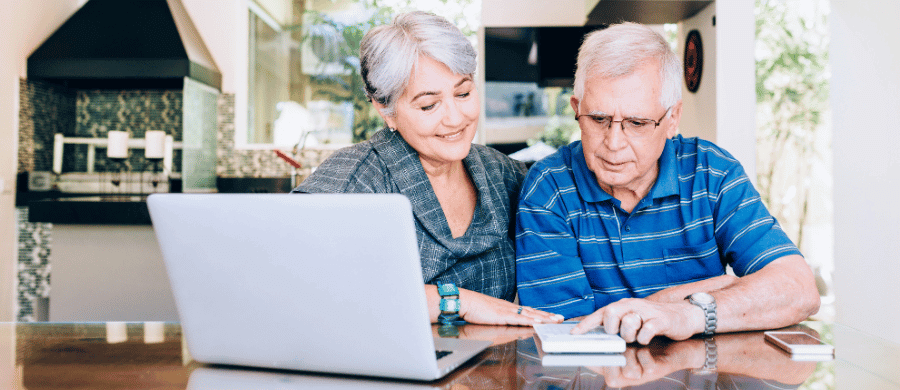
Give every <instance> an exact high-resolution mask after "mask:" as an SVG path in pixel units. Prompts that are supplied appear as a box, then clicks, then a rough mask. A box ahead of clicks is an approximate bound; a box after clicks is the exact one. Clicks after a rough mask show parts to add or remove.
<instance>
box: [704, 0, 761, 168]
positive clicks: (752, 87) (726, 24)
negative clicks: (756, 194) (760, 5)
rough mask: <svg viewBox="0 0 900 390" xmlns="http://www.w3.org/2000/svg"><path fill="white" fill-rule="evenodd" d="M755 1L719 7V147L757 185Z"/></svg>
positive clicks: (724, 1)
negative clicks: (739, 164)
mask: <svg viewBox="0 0 900 390" xmlns="http://www.w3.org/2000/svg"><path fill="white" fill-rule="evenodd" d="M753 3H754V2H753V1H731V0H719V1H717V2H715V3H713V5H715V7H716V27H715V28H716V72H715V74H716V128H717V130H716V144H718V145H719V146H721V147H723V148H725V150H728V151H729V152H731V154H732V155H734V157H735V158H737V159H738V161H740V162H741V164H742V165H743V166H744V171H746V172H747V176H749V177H750V181H751V182H753V183H756V56H755V51H756V50H755V48H756V16H755V15H754V13H753Z"/></svg>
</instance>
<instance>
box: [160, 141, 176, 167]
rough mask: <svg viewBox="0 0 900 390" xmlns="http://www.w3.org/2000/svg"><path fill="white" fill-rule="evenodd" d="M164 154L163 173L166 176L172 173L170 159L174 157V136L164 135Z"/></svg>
mask: <svg viewBox="0 0 900 390" xmlns="http://www.w3.org/2000/svg"><path fill="white" fill-rule="evenodd" d="M165 152H166V154H165V156H163V174H165V175H166V176H168V175H169V174H171V173H172V161H173V160H174V159H175V137H172V136H171V135H167V136H166V147H165Z"/></svg>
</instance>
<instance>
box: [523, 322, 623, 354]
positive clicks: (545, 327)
mask: <svg viewBox="0 0 900 390" xmlns="http://www.w3.org/2000/svg"><path fill="white" fill-rule="evenodd" d="M575 325H577V323H576V322H564V323H561V324H536V325H533V326H534V331H535V333H537V336H538V338H540V343H541V348H542V349H543V351H544V352H547V353H622V352H625V340H624V339H623V338H621V337H619V335H615V334H608V333H606V332H605V331H604V330H603V328H602V327H597V328H594V329H591V330H590V331H588V332H587V333H585V334H580V335H573V334H571V333H570V332H571V331H572V328H574V327H575Z"/></svg>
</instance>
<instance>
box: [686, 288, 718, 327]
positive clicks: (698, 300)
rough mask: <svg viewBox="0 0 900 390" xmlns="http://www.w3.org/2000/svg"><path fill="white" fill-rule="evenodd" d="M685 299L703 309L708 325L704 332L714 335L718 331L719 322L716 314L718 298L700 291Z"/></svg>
mask: <svg viewBox="0 0 900 390" xmlns="http://www.w3.org/2000/svg"><path fill="white" fill-rule="evenodd" d="M684 299H687V300H688V302H690V303H691V304H693V305H695V306H697V307H699V308H701V309H703V315H704V317H705V322H706V326H705V327H704V331H703V334H704V335H705V336H712V335H713V334H715V333H716V325H717V322H718V316H717V314H716V299H715V298H714V297H713V296H712V295H709V294H708V293H705V292H698V293H693V294H691V295H688V296H687V297H685V298H684Z"/></svg>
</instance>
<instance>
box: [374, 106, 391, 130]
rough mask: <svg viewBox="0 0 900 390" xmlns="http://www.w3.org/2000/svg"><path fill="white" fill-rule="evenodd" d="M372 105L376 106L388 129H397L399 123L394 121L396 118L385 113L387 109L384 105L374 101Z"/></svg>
mask: <svg viewBox="0 0 900 390" xmlns="http://www.w3.org/2000/svg"><path fill="white" fill-rule="evenodd" d="M372 105H373V106H375V110H376V111H378V115H379V116H381V119H383V120H384V123H385V124H386V125H387V127H389V128H391V129H396V128H397V124H396V123H397V122H396V121H395V120H394V117H393V116H390V115H387V114H385V113H384V111H385V108H386V107H385V106H384V105H383V104H381V103H378V102H376V101H375V100H372Z"/></svg>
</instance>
